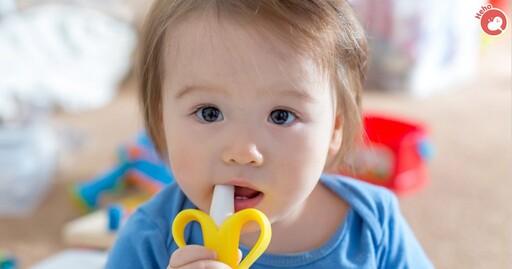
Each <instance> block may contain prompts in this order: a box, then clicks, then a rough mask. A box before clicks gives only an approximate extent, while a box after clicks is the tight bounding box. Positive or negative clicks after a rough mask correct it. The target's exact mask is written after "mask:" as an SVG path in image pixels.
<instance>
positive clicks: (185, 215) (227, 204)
mask: <svg viewBox="0 0 512 269" xmlns="http://www.w3.org/2000/svg"><path fill="white" fill-rule="evenodd" d="M233 197H234V187H233V186H228V185H217V186H215V190H214V193H213V199H212V205H211V208H210V215H211V216H208V215H207V214H205V213H204V212H202V211H200V210H196V209H186V210H183V211H182V212H180V213H179V214H178V215H177V216H176V218H175V219H174V222H173V225H172V236H173V237H174V240H175V241H176V244H177V245H178V246H179V247H183V246H185V245H186V243H185V239H184V236H183V234H184V231H185V227H186V226H187V224H188V223H189V222H191V221H197V222H198V223H199V224H200V225H201V228H202V231H203V237H204V246H205V247H206V248H208V249H211V250H214V251H216V252H217V257H218V258H217V260H219V261H221V262H223V263H225V264H227V265H229V266H230V267H231V268H238V269H247V268H249V266H251V265H252V264H253V263H254V262H255V261H256V260H257V259H258V257H259V256H261V255H262V254H263V252H264V251H265V249H266V248H267V247H268V244H269V243H270V239H271V237H272V230H271V226H270V222H269V221H268V219H267V217H266V216H265V214H263V213H262V212H261V211H259V210H257V209H254V208H248V209H244V210H241V211H239V212H237V213H235V214H233V211H234V204H233ZM249 221H255V222H257V223H258V225H259V226H260V229H261V233H260V237H259V239H258V241H257V242H256V244H255V245H254V247H253V248H252V249H251V251H250V252H249V254H247V256H246V257H245V259H243V260H242V261H241V262H240V264H237V263H238V243H239V240H240V232H241V230H242V227H243V225H244V224H245V223H247V222H249Z"/></svg>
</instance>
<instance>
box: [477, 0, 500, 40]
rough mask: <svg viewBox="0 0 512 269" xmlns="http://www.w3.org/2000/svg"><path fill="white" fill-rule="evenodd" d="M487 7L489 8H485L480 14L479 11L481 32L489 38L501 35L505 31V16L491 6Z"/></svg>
mask: <svg viewBox="0 0 512 269" xmlns="http://www.w3.org/2000/svg"><path fill="white" fill-rule="evenodd" d="M487 7H489V8H485V9H484V10H483V11H484V12H482V10H481V11H480V13H481V14H480V15H481V18H479V19H480V26H481V27H482V30H483V31H484V32H485V33H486V34H488V35H490V36H498V35H501V34H502V33H503V32H504V31H505V29H507V16H506V15H505V13H503V11H501V10H499V9H497V8H492V6H491V5H488V6H487ZM477 15H478V13H477Z"/></svg>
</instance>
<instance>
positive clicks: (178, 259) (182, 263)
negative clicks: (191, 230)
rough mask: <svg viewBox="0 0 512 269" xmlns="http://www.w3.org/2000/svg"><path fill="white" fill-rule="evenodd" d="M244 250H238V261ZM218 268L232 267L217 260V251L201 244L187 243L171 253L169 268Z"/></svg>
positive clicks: (226, 268)
mask: <svg viewBox="0 0 512 269" xmlns="http://www.w3.org/2000/svg"><path fill="white" fill-rule="evenodd" d="M241 259H242V252H241V251H240V250H238V263H240V260H241ZM178 268H181V269H192V268H204V269H206V268H212V269H215V268H218V269H231V268H230V267H229V266H228V265H227V264H225V263H222V262H219V261H217V252H215V251H213V250H210V249H207V248H205V247H203V246H199V245H187V246H184V247H181V248H179V249H178V250H176V251H175V252H174V253H173V254H172V255H171V260H170V261H169V265H168V266H167V269H178Z"/></svg>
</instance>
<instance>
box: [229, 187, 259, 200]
mask: <svg viewBox="0 0 512 269" xmlns="http://www.w3.org/2000/svg"><path fill="white" fill-rule="evenodd" d="M259 193H260V192H259V191H255V190H253V189H250V188H245V187H235V197H236V196H241V197H247V198H254V197H256V196H258V194H259Z"/></svg>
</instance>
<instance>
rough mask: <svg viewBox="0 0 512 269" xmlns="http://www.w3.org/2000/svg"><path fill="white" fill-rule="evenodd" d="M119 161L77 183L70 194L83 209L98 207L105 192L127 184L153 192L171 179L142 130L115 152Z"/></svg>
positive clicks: (165, 166)
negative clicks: (104, 170) (111, 166)
mask: <svg viewBox="0 0 512 269" xmlns="http://www.w3.org/2000/svg"><path fill="white" fill-rule="evenodd" d="M118 158H119V163H118V164H117V165H116V166H114V167H113V168H112V169H110V170H109V171H107V172H105V173H104V174H101V175H100V176H98V177H96V178H94V179H92V180H88V181H85V182H82V183H79V184H77V185H76V186H74V187H73V188H72V191H71V192H72V195H73V197H74V199H75V200H76V202H77V204H79V205H80V206H81V207H82V208H84V209H85V210H86V211H92V210H94V209H97V208H98V206H99V201H100V197H101V195H102V194H103V193H104V192H105V191H109V190H110V191H112V190H118V189H120V188H121V187H123V186H124V185H126V184H131V185H134V186H136V187H139V188H140V189H142V190H144V191H146V192H148V193H150V194H154V193H156V192H158V190H160V189H161V188H162V186H163V185H165V184H168V183H171V182H173V181H174V178H173V176H172V173H171V171H170V169H169V168H168V166H167V165H166V164H165V163H164V162H163V161H162V160H161V159H160V157H159V156H158V154H157V153H156V150H155V148H154V146H153V143H152V142H151V141H150V139H149V138H148V136H147V135H146V134H145V133H142V134H140V135H139V137H138V138H137V140H136V141H135V142H134V143H128V144H126V145H124V146H122V147H121V148H120V149H119V151H118Z"/></svg>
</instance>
